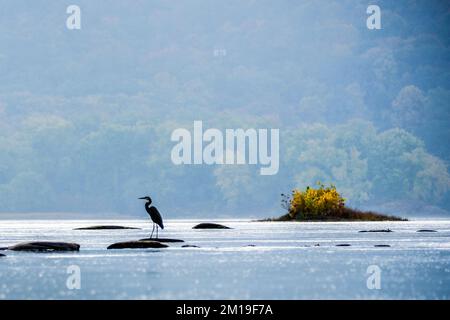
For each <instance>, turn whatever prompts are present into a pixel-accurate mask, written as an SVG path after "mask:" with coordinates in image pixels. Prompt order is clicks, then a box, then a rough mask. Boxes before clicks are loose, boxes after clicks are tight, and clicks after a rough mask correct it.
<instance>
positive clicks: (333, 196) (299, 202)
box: [289, 182, 345, 219]
mask: <svg viewBox="0 0 450 320" xmlns="http://www.w3.org/2000/svg"><path fill="white" fill-rule="evenodd" d="M317 185H318V187H317V188H311V187H306V189H305V190H304V191H301V190H298V189H295V190H293V191H292V197H291V199H290V203H289V215H290V216H291V217H292V218H295V219H302V218H317V219H321V218H324V217H327V216H330V215H332V216H336V217H338V216H339V215H340V214H341V213H342V212H343V209H344V204H345V199H344V198H342V196H341V195H340V194H339V192H337V190H336V187H335V186H334V185H330V186H329V187H325V186H324V185H323V184H322V183H320V182H318V183H317Z"/></svg>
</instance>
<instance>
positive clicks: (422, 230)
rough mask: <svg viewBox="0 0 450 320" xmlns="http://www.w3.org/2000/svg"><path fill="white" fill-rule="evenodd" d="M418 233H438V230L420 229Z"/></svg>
mask: <svg viewBox="0 0 450 320" xmlns="http://www.w3.org/2000/svg"><path fill="white" fill-rule="evenodd" d="M417 232H437V231H436V230H430V229H420V230H417Z"/></svg>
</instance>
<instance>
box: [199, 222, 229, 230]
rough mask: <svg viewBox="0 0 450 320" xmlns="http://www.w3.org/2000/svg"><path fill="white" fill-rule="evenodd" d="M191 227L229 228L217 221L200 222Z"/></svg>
mask: <svg viewBox="0 0 450 320" xmlns="http://www.w3.org/2000/svg"><path fill="white" fill-rule="evenodd" d="M192 229H231V228H230V227H227V226H224V225H221V224H218V223H209V222H207V223H200V224H198V225H196V226H194V227H192Z"/></svg>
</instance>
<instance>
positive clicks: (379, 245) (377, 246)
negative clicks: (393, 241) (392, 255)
mask: <svg viewBox="0 0 450 320" xmlns="http://www.w3.org/2000/svg"><path fill="white" fill-rule="evenodd" d="M374 247H376V248H390V247H391V246H390V245H388V244H376V245H374Z"/></svg>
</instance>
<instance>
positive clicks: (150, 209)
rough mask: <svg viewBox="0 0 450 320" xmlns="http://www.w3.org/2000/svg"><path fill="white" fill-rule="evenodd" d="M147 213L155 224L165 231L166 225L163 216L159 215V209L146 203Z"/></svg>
mask: <svg viewBox="0 0 450 320" xmlns="http://www.w3.org/2000/svg"><path fill="white" fill-rule="evenodd" d="M145 211H147V213H148V215H149V216H150V218H151V219H152V221H153V223H156V224H157V225H158V226H159V227H160V228H161V229H164V223H163V219H162V217H161V214H160V213H159V211H158V209H156V207H154V206H152V205H151V202H146V203H145Z"/></svg>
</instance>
